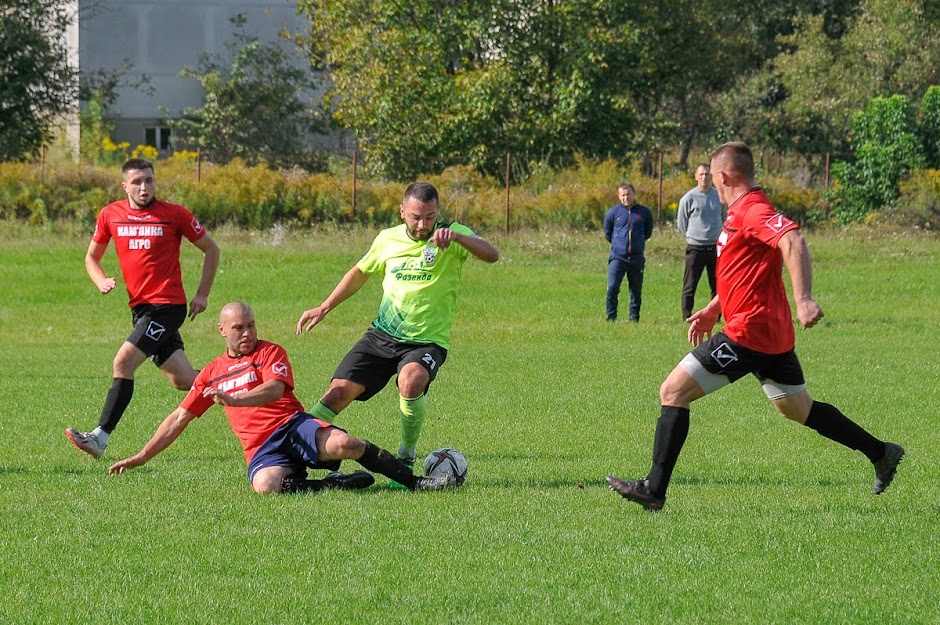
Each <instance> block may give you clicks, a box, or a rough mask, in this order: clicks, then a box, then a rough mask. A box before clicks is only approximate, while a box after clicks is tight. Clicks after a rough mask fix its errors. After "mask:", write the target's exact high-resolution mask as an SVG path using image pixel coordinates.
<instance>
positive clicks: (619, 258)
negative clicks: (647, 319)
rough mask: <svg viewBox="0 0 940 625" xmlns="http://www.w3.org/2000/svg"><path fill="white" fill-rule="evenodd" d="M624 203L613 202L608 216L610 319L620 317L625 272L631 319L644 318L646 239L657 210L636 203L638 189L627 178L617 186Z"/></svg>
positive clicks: (608, 311)
mask: <svg viewBox="0 0 940 625" xmlns="http://www.w3.org/2000/svg"><path fill="white" fill-rule="evenodd" d="M617 195H618V196H619V198H620V203H619V204H617V205H616V206H612V207H611V208H610V210H609V211H607V215H606V216H605V217H604V236H606V237H607V241H608V242H609V243H610V258H609V259H608V260H607V321H616V320H617V307H618V304H619V297H620V285H621V284H623V277H624V275H626V276H627V287H628V288H629V290H630V321H632V322H634V323H635V322H637V321H639V320H640V305H641V304H642V301H643V299H642V293H643V268H644V266H645V265H646V257H645V256H644V255H643V251H644V249H645V248H646V240H647V239H648V238H650V237H651V236H653V213H651V212H650V209H648V208H646V207H645V206H643V205H642V204H637V203H636V189H634V188H633V185H632V184H630V183H628V182H625V183H623V184H621V185H620V186H619V187H618V188H617Z"/></svg>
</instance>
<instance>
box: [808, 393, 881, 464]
mask: <svg viewBox="0 0 940 625" xmlns="http://www.w3.org/2000/svg"><path fill="white" fill-rule="evenodd" d="M805 425H806V427H808V428H811V429H813V430H816V431H817V432H819V433H820V434H822V435H823V436H825V437H826V438H828V439H830V440H834V441H835V442H837V443H841V444H843V445H845V446H846V447H848V448H849V449H856V450H858V451H860V452H862V453H863V454H865V456H867V457H868V459H869V460H871V461H872V462H878V461H879V460H881V459H882V458H884V456H885V444H884V441H880V440H878V439H877V438H875V437H874V436H872V435H871V434H869V433H868V432H867V431H866V430H865V429H864V428H863V427H862V426H860V425H858V424H857V423H855V422H854V421H852V420H851V419H849V418H848V417H847V416H845V415H844V414H842V413H841V412H840V411H839V409H838V408H836V407H835V406H833V405H831V404H827V403H825V402H821V401H814V402H813V407H812V408H810V411H809V416H808V417H806V423H805Z"/></svg>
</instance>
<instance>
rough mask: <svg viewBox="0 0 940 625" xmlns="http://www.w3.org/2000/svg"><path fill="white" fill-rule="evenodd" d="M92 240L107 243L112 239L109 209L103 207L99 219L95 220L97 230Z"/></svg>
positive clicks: (102, 243)
mask: <svg viewBox="0 0 940 625" xmlns="http://www.w3.org/2000/svg"><path fill="white" fill-rule="evenodd" d="M91 240H92V241H94V242H95V243H99V244H101V245H107V244H108V242H109V241H110V240H111V227H110V218H109V216H108V211H107V209H101V212H100V213H98V220H97V221H95V232H94V234H92V235H91Z"/></svg>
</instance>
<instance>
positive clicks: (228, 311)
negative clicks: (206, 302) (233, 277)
mask: <svg viewBox="0 0 940 625" xmlns="http://www.w3.org/2000/svg"><path fill="white" fill-rule="evenodd" d="M246 314H247V315H251V316H252V317H254V316H255V311H254V310H252V309H251V306H249V305H248V304H246V303H244V302H229V303H228V304H226V305H225V306H223V307H222V310H220V311H219V323H222V322H223V321H224V320H225V318H226V317H228V316H230V315H246Z"/></svg>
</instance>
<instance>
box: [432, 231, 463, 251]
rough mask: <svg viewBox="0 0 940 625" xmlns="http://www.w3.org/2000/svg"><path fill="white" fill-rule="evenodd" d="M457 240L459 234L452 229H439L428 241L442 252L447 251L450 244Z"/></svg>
mask: <svg viewBox="0 0 940 625" xmlns="http://www.w3.org/2000/svg"><path fill="white" fill-rule="evenodd" d="M456 240H457V233H456V232H454V231H453V230H451V229H450V228H438V229H437V230H435V231H434V234H432V235H431V238H430V239H428V243H431V244H432V245H436V246H437V247H438V248H440V249H442V250H446V249H447V248H448V247H449V246H450V244H451V243H452V242H454V241H456Z"/></svg>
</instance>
